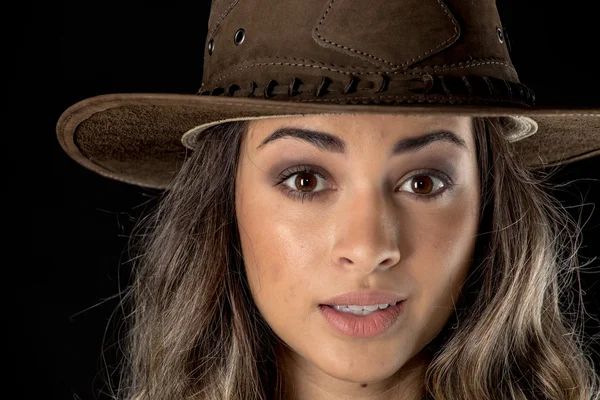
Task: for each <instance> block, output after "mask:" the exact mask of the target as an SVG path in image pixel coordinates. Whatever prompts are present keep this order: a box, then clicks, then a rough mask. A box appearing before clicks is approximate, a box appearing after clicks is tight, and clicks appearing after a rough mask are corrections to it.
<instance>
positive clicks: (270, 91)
mask: <svg viewBox="0 0 600 400" xmlns="http://www.w3.org/2000/svg"><path fill="white" fill-rule="evenodd" d="M376 76H377V77H378V80H368V79H360V78H358V77H356V76H354V75H350V77H349V79H348V80H347V81H346V82H341V81H334V80H332V79H331V78H329V77H326V76H323V77H321V80H320V82H319V83H318V84H314V83H305V82H303V81H302V79H300V78H297V77H292V78H291V79H290V80H289V82H288V83H287V84H282V83H280V82H279V81H277V80H275V79H271V80H270V81H269V82H268V83H267V84H266V85H264V86H259V85H258V84H257V83H256V82H254V81H251V82H249V83H248V84H247V85H246V86H245V87H242V86H240V85H238V84H236V83H233V84H230V85H229V86H228V87H227V88H224V87H216V88H214V89H212V90H204V91H200V92H198V93H197V94H198V95H203V96H207V95H208V96H221V95H223V96H230V97H264V98H265V99H276V100H287V101H291V102H311V101H312V102H327V101H331V102H335V103H337V104H371V103H376V104H377V103H405V102H407V103H413V102H419V103H425V102H427V103H451V104H452V103H458V104H461V103H484V104H501V105H515V106H525V107H532V106H533V105H534V104H535V94H534V93H533V91H532V90H531V89H529V88H528V87H527V86H525V85H523V84H521V83H517V82H510V81H507V80H505V79H500V78H496V77H493V76H473V75H471V76H466V75H464V76H447V75H431V74H424V75H421V76H420V77H418V78H414V77H405V76H398V75H394V76H389V75H386V74H379V75H376ZM381 93H385V94H381ZM365 95H366V96H365Z"/></svg>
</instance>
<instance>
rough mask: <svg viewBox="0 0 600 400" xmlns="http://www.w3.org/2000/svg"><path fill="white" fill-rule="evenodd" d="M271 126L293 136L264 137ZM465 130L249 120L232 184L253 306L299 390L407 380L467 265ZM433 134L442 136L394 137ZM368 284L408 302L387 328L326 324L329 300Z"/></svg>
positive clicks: (472, 158)
mask: <svg viewBox="0 0 600 400" xmlns="http://www.w3.org/2000/svg"><path fill="white" fill-rule="evenodd" d="M280 128H285V129H288V131H287V132H288V133H290V134H291V135H285V132H286V131H282V132H283V133H281V134H279V135H278V138H275V139H273V140H268V138H269V136H270V135H271V134H273V133H274V132H275V131H277V130H278V129H280ZM472 129H473V128H472V121H471V118H470V117H446V116H427V117H426V116H399V115H357V114H345V115H317V116H300V117H289V118H288V117H286V118H274V119H264V120H256V121H252V123H251V126H250V128H249V131H248V135H247V136H245V137H244V140H243V142H242V147H241V152H240V165H239V168H238V172H237V174H238V175H237V183H236V214H237V220H238V224H239V225H238V227H239V231H240V240H241V245H242V253H243V258H244V262H245V268H246V274H247V277H248V283H249V286H250V290H251V293H252V296H253V299H254V302H255V303H256V305H257V307H258V309H259V310H260V312H261V314H262V316H263V317H264V319H265V320H266V321H267V323H268V324H269V325H270V326H271V328H272V329H273V331H274V332H275V333H276V334H277V335H278V336H279V338H280V339H281V340H282V341H283V342H285V343H286V344H287V346H288V347H289V348H288V349H286V353H287V356H289V359H290V360H291V364H290V367H289V369H293V370H294V372H293V374H292V375H293V380H294V382H295V383H296V386H297V387H296V391H297V393H299V394H300V393H302V391H304V392H305V393H309V392H311V393H313V394H314V395H315V396H316V395H317V393H320V392H323V393H331V394H333V393H336V394H339V395H340V396H344V393H346V392H347V393H348V395H349V394H351V393H353V394H355V393H357V389H358V390H359V391H360V393H362V395H365V394H366V393H368V392H369V391H373V392H371V393H375V391H383V390H385V389H389V388H391V387H393V386H395V385H398V386H401V387H407V386H408V385H410V383H409V382H410V381H411V379H412V378H411V374H412V373H414V371H415V370H416V369H415V366H416V365H418V360H419V359H420V358H419V352H421V350H422V349H423V348H424V347H425V346H426V345H427V344H428V343H429V342H430V341H431V340H432V339H434V337H435V336H436V335H437V334H438V333H439V331H440V330H441V329H442V327H443V326H444V324H445V323H446V321H447V320H448V318H449V317H450V315H451V314H452V313H453V312H454V311H453V310H454V304H455V303H456V301H457V298H458V296H459V292H460V289H461V286H462V285H463V283H464V281H465V279H466V275H467V273H468V270H469V266H470V264H471V258H472V255H473V250H474V245H475V239H476V234H477V230H478V215H479V205H480V203H479V202H480V186H479V175H478V165H477V159H476V153H475V143H474V133H473V130H472ZM294 130H295V131H294ZM302 130H309V131H312V133H311V132H307V131H302ZM440 130H444V131H446V132H447V133H446V135H441V136H438V138H440V140H429V141H427V140H423V141H420V142H417V141H411V142H406V141H404V142H403V140H406V139H414V138H418V137H421V136H424V135H427V134H431V133H436V132H439V131H440ZM452 135H455V140H450V137H451V136H452ZM302 138H304V139H302ZM265 140H267V141H268V142H267V143H264V144H262V145H261V143H263V141H265ZM397 143H400V145H399V146H396V147H398V151H395V152H394V151H393V149H394V148H395V145H396V144H397ZM460 143H462V145H461V144H460ZM411 144H412V145H411ZM306 166H310V171H309V172H302V171H306ZM294 194H296V195H302V194H304V195H307V194H309V195H311V194H312V195H315V196H314V197H313V198H312V199H311V198H309V197H306V198H304V199H301V198H300V197H294ZM436 195H437V196H436ZM434 196H436V197H434ZM375 290H382V291H386V292H389V293H395V294H397V295H399V296H401V297H403V298H406V300H405V301H404V303H402V309H401V312H400V314H399V316H398V317H397V318H396V319H395V320H393V324H392V325H391V326H389V327H388V328H387V329H385V330H384V331H382V332H380V333H378V334H376V335H374V336H373V335H371V337H367V338H365V337H356V336H353V335H352V334H347V333H343V332H341V331H339V330H338V329H336V328H335V327H333V326H332V325H331V324H330V323H329V322H328V319H327V318H326V317H325V315H326V313H324V312H323V309H322V308H323V307H324V306H322V305H323V304H326V303H327V301H328V300H329V299H331V298H333V297H336V296H339V295H342V294H345V293H347V292H357V291H358V292H370V291H375ZM325 307H326V306H325ZM329 310H330V311H331V310H333V309H331V308H330V309H329ZM357 318H367V317H357ZM350 324H353V322H350ZM359 330H360V328H359ZM411 371H413V372H411ZM365 383H367V384H368V385H367V387H365V386H364V385H363V386H360V384H365ZM298 391H299V392H298Z"/></svg>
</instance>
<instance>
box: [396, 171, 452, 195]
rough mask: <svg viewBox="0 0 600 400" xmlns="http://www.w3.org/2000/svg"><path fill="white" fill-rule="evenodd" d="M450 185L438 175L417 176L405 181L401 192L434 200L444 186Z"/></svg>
mask: <svg viewBox="0 0 600 400" xmlns="http://www.w3.org/2000/svg"><path fill="white" fill-rule="evenodd" d="M447 185H450V183H449V182H448V180H447V179H446V178H441V177H438V176H437V174H434V173H430V174H429V173H427V174H416V175H413V176H411V177H410V178H408V179H407V180H405V181H404V183H403V184H402V186H401V187H400V189H399V190H400V191H408V192H409V193H411V194H413V195H416V196H418V197H421V198H423V199H425V198H429V199H430V198H433V197H435V196H436V192H439V191H440V189H441V188H443V187H444V186H447Z"/></svg>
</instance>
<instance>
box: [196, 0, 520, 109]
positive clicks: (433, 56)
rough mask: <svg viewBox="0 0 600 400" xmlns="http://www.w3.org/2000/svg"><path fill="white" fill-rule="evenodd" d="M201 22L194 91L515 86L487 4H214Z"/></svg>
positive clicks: (409, 0)
mask: <svg viewBox="0 0 600 400" xmlns="http://www.w3.org/2000/svg"><path fill="white" fill-rule="evenodd" d="M208 23H209V29H208V34H207V38H206V46H205V54H204V68H203V78H202V87H201V91H206V90H209V91H210V90H214V89H215V88H217V87H221V88H227V87H229V86H230V85H233V84H235V85H238V86H240V87H245V85H247V84H248V83H249V82H250V81H253V82H256V83H257V85H258V86H266V85H267V83H268V82H270V81H272V80H277V81H284V82H280V83H283V84H286V85H287V83H288V80H289V79H290V78H291V77H299V78H300V79H302V81H303V82H305V83H314V84H315V85H316V84H317V83H318V82H319V79H320V78H322V77H324V76H325V77H328V78H330V79H332V80H333V81H339V80H344V79H347V77H348V75H352V76H355V77H362V78H368V79H371V78H374V77H375V76H377V75H381V74H391V75H394V76H395V78H399V77H400V76H403V77H405V78H406V77H410V78H415V77H420V76H422V75H426V74H434V75H443V76H456V77H462V76H465V75H467V76H486V77H495V78H498V79H501V80H506V81H509V82H514V83H519V80H518V75H517V73H516V71H515V69H514V67H513V65H512V62H511V60H510V55H509V52H508V48H507V42H506V38H505V37H504V32H503V28H502V24H501V21H500V17H499V14H498V10H497V7H496V2H495V0H478V1H464V0H451V1H445V2H442V1H441V0H403V1H389V0H369V1H368V2H363V1H355V0H303V1H301V2H292V1H279V0H255V1H251V2H250V1H241V0H233V1H232V0H216V1H213V4H212V7H211V12H210V17H209V22H208ZM345 97H346V98H347V97H348V96H345Z"/></svg>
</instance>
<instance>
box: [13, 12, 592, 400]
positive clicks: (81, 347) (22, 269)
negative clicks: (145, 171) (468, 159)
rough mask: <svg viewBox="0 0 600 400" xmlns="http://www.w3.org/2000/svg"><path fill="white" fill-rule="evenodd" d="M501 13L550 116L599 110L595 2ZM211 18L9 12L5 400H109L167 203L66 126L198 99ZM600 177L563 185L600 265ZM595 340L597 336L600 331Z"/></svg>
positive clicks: (581, 169) (587, 174) (583, 173)
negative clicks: (141, 259)
mask: <svg viewBox="0 0 600 400" xmlns="http://www.w3.org/2000/svg"><path fill="white" fill-rule="evenodd" d="M497 4H498V8H499V11H500V15H501V17H502V21H503V24H504V26H505V30H506V34H507V36H508V40H509V42H510V49H511V57H512V61H513V64H514V65H515V67H516V68H517V71H519V77H520V79H521V81H522V82H523V83H525V84H526V85H528V86H529V87H531V88H532V89H533V90H534V91H535V93H536V96H537V99H538V105H563V106H578V105H582V106H596V107H598V106H600V94H599V93H600V92H599V89H600V78H599V77H598V67H597V65H596V64H594V62H592V59H591V57H595V55H596V53H597V52H598V50H597V46H598V44H597V42H596V39H595V34H596V27H597V21H596V19H595V15H597V14H595V11H594V10H592V9H591V4H592V2H587V1H576V0H573V1H570V2H568V3H565V2H549V1H547V0H535V1H523V0H518V1H517V0H513V1H507V0H502V1H500V0H498V3H497ZM209 7H210V2H209V1H196V2H183V1H169V2H158V1H156V2H148V1H146V2H144V1H129V2H117V1H114V0H112V1H103V2H89V1H65V2H62V3H60V2H59V3H49V2H41V1H31V2H27V3H23V9H22V10H19V11H17V12H14V11H13V12H8V11H7V12H5V13H3V14H4V16H3V20H4V21H5V23H6V26H9V27H11V28H10V29H9V35H8V36H7V37H5V39H8V47H7V48H8V50H11V51H13V50H14V55H10V56H9V57H8V59H5V60H4V62H3V64H5V66H6V64H7V63H8V67H9V73H7V74H6V78H7V79H6V82H5V87H8V89H9V95H8V96H6V97H5V102H6V103H5V104H7V107H6V108H5V110H8V112H7V113H6V114H5V115H4V118H3V120H4V121H5V124H4V126H5V129H4V130H3V135H2V137H3V139H4V140H5V142H4V143H5V150H6V151H5V155H6V161H8V166H7V167H5V171H6V172H5V185H6V187H5V188H4V190H3V193H4V195H3V196H2V197H3V198H4V200H5V202H4V204H10V206H4V207H3V208H4V211H5V213H4V214H5V220H6V221H8V222H10V223H15V224H14V225H9V224H5V225H4V226H5V227H7V228H5V231H4V233H5V235H4V236H5V237H6V236H8V238H9V239H10V240H9V241H5V243H7V244H8V246H7V247H6V248H5V254H6V258H5V259H6V262H5V263H6V264H5V266H4V268H3V270H5V272H8V274H6V275H5V281H4V282H5V286H7V287H8V289H9V290H8V293H9V298H8V300H7V302H6V303H5V304H6V310H7V311H6V313H5V314H4V316H5V319H4V327H5V331H8V332H9V334H10V338H9V339H8V340H5V346H6V347H7V350H8V351H7V353H8V356H9V358H8V361H9V363H7V364H8V365H10V366H11V367H9V369H10V370H11V371H14V380H9V381H8V382H7V383H6V384H5V389H4V390H3V392H4V395H6V394H9V393H10V395H9V397H7V398H24V399H105V398H107V397H106V395H105V393H106V392H107V389H106V386H105V383H104V380H105V378H104V375H105V373H104V372H102V371H103V370H104V369H105V368H106V367H105V365H104V364H103V363H104V361H106V363H107V364H108V365H109V367H110V366H114V365H115V362H116V358H115V354H116V350H115V347H114V343H113V339H114V337H115V334H116V333H115V332H116V327H117V326H118V322H119V321H118V319H119V317H120V315H119V314H118V312H117V314H116V315H115V316H114V318H113V321H116V323H109V319H110V318H111V315H112V313H113V311H114V310H115V307H116V305H117V299H116V298H115V295H116V294H117V293H118V291H119V288H121V289H122V288H123V287H124V286H125V285H126V284H127V279H128V276H129V274H128V268H129V264H126V263H125V264H123V263H124V262H125V261H127V260H128V258H129V256H128V254H127V253H126V252H125V248H126V244H127V235H128V234H129V233H130V231H131V228H132V226H133V222H134V220H135V218H136V217H138V216H139V215H140V213H142V212H143V210H144V207H146V206H148V205H152V204H154V196H155V194H156V193H157V192H156V191H152V190H145V189H140V188H136V187H132V186H129V185H127V184H123V183H119V182H115V181H111V180H109V179H106V178H103V177H101V176H99V175H96V174H94V173H92V172H89V171H88V170H86V169H85V168H83V167H81V166H80V165H79V164H77V163H76V162H74V161H72V160H71V159H70V158H69V157H68V156H67V155H66V154H65V153H64V152H63V151H62V149H61V148H60V146H59V144H58V141H57V140H56V134H55V125H56V121H57V120H58V118H59V116H60V114H61V113H62V111H64V110H65V109H66V108H67V107H69V106H70V105H72V104H73V103H75V102H77V101H79V100H82V99H84V98H86V97H90V96H94V95H98V94H103V93H118V92H170V93H188V94H192V93H195V92H196V91H197V90H198V88H199V87H200V83H201V78H202V62H203V51H204V43H205V35H206V32H207V22H208V12H209ZM594 49H595V50H594ZM5 50H6V49H5ZM5 54H6V53H5ZM5 112H6V111H5ZM596 134H598V133H596ZM599 170H600V157H595V158H593V159H588V160H584V161H581V162H576V163H573V164H571V165H569V166H568V167H566V168H565V169H564V170H563V171H562V172H561V173H560V174H559V175H558V176H557V177H556V178H555V179H554V180H553V181H556V182H557V183H564V182H573V183H571V184H570V185H569V186H568V187H566V188H565V189H566V190H565V191H561V192H557V193H556V195H557V196H558V197H559V198H560V199H561V201H563V202H564V203H565V204H566V205H567V206H570V207H571V208H570V209H569V210H570V211H571V212H572V213H573V215H575V216H576V217H577V216H578V215H579V214H581V220H582V222H586V221H587V222H586V225H585V227H584V230H583V232H584V247H583V248H582V250H581V257H582V259H583V260H584V261H585V260H587V259H589V258H593V257H597V256H598V255H599V254H600V252H599V251H598V243H600V241H599V239H600V211H598V210H597V209H594V205H593V204H594V203H596V204H597V203H598V202H599V201H598V199H600V183H599V182H598V179H599V178H600V172H599ZM14 194H16V195H17V196H16V197H15V196H14ZM13 202H14V203H15V204H12V203H13ZM581 203H584V204H585V205H583V206H578V205H579V204H581ZM9 226H13V227H14V228H10V229H9V228H8V227H9ZM120 264H123V265H122V266H121V267H119V265H120ZM599 264H600V263H599V262H598V261H596V262H594V263H593V265H594V266H596V267H598V265H599ZM584 280H585V281H584V282H583V284H584V287H586V288H587V289H586V294H585V296H584V300H585V301H586V305H587V307H588V310H589V312H590V314H591V316H593V317H597V315H598V310H600V307H599V306H598V303H597V302H596V301H595V297H596V296H597V295H598V285H597V284H595V283H596V282H597V281H598V276H597V274H596V275H592V274H591V273H587V274H584ZM111 298H112V299H111ZM588 330H589V333H597V332H598V327H597V324H596V323H595V322H591V326H590V327H588ZM103 341H104V342H105V343H104V345H103ZM595 349H596V351H598V346H596V347H595ZM103 360H104V361H103ZM596 360H598V358H596ZM596 362H598V361H596ZM9 376H10V375H9ZM4 395H2V397H4Z"/></svg>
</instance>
